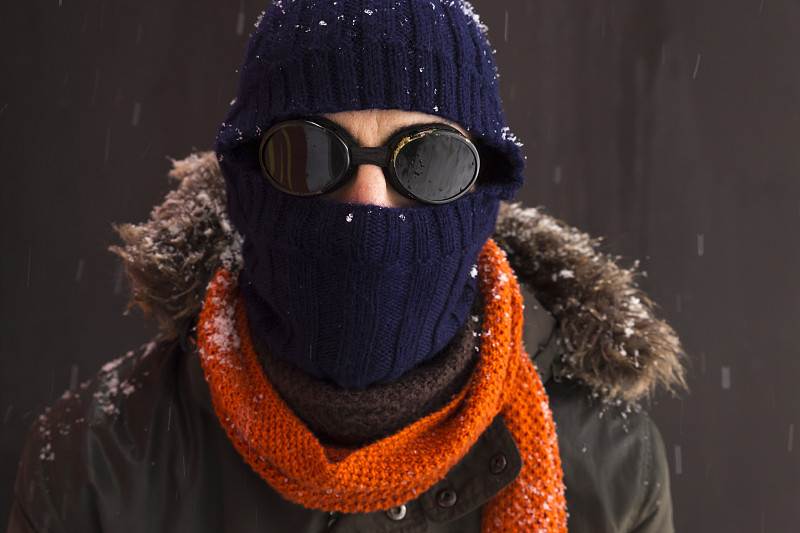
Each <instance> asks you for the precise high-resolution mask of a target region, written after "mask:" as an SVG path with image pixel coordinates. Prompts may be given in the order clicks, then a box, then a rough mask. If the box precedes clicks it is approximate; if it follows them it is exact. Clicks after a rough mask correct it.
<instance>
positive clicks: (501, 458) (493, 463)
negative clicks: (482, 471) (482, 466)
mask: <svg viewBox="0 0 800 533" xmlns="http://www.w3.org/2000/svg"><path fill="white" fill-rule="evenodd" d="M507 466H508V460H507V459H506V456H505V455H503V454H502V453H498V454H497V455H495V456H494V457H492V458H491V459H490V460H489V470H490V471H491V472H492V474H500V473H501V472H502V471H503V470H505V469H506V467H507Z"/></svg>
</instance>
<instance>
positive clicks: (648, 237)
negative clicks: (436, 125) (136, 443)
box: [0, 0, 800, 532]
mask: <svg viewBox="0 0 800 533" xmlns="http://www.w3.org/2000/svg"><path fill="white" fill-rule="evenodd" d="M475 3H476V7H477V9H478V11H479V12H480V13H481V14H482V15H483V19H484V21H485V22H486V23H487V24H488V25H489V27H490V28H491V32H490V37H491V40H492V43H493V45H494V46H495V47H496V48H497V51H498V63H499V67H500V71H501V74H502V78H501V87H502V91H503V95H504V102H505V105H506V111H507V114H508V118H509V122H510V123H511V126H512V129H513V130H514V131H515V132H516V133H517V134H518V135H519V137H520V138H521V140H522V141H523V142H524V143H525V150H526V154H527V156H528V158H529V168H528V172H527V175H528V183H527V185H526V186H525V189H524V190H523V191H522V193H521V194H520V198H521V199H523V200H524V201H525V202H526V203H529V204H533V205H544V206H546V207H547V209H548V210H549V211H550V212H551V213H553V214H555V215H557V216H559V217H561V218H563V219H565V220H567V221H568V222H570V223H572V224H575V225H577V226H580V227H582V228H583V229H585V230H588V231H590V232H592V233H593V234H595V235H605V236H606V239H605V244H604V246H605V249H606V250H608V251H611V252H613V253H615V254H619V255H621V256H622V262H623V263H625V264H631V263H632V262H633V261H634V259H636V258H639V259H641V260H642V267H643V270H645V271H646V272H647V277H646V278H645V279H643V284H644V286H645V287H646V288H647V289H648V290H649V291H650V293H651V295H652V296H653V297H654V298H655V299H656V301H658V302H660V304H661V312H662V314H663V315H664V316H666V317H667V318H668V320H669V321H670V323H671V324H672V325H673V326H674V327H675V328H676V329H677V330H678V331H679V333H680V334H681V335H682V337H683V340H684V342H685V345H686V348H687V350H688V351H689V353H690V355H691V360H692V361H691V363H692V369H691V377H690V384H691V388H692V391H691V393H690V394H688V395H684V396H682V397H679V398H670V397H667V396H661V397H659V399H658V400H657V402H656V403H655V404H654V405H652V406H651V410H652V412H653V416H654V417H655V419H656V420H657V421H658V423H659V426H660V428H661V430H662V432H663V435H664V439H665V442H666V445H667V451H668V455H669V461H670V467H671V470H672V482H673V493H674V500H675V521H676V525H677V527H678V530H679V531H687V532H699V531H712V532H717V531H725V532H739V531H741V532H761V531H764V532H790V531H792V532H793V531H798V530H799V529H800V399H798V390H797V383H798V382H799V381H800V341H799V340H798V329H800V310H799V309H798V300H799V298H800V281H798V273H800V231H799V230H800V155H798V147H799V146H800V105H799V104H800V102H799V101H798V95H800V53H798V52H799V51H800V31H798V30H800V4H799V3H798V2H797V1H796V0H746V1H744V0H700V1H697V0H648V1H646V2H645V1H634V0H629V1H621V0H618V1H614V0H594V1H592V2H587V1H578V0H575V1H564V0H538V1H521V0H520V1H509V2H501V1H492V0H480V1H477V0H476V2H475ZM176 4H177V3H176V2H155V1H151V2H122V1H119V0H106V1H100V0H86V1H84V2H73V1H70V0H63V5H62V1H61V0H48V1H36V2H32V1H30V0H4V1H3V2H2V3H0V67H1V70H0V169H1V170H0V172H1V173H2V174H1V177H0V187H1V188H0V202H2V205H0V220H2V226H1V231H2V233H0V238H2V241H1V242H0V249H2V276H0V290H1V291H2V292H0V365H2V366H1V367H0V432H1V435H2V436H1V437H0V453H2V455H0V509H2V511H0V521H2V520H3V517H4V516H5V515H4V513H6V512H7V511H6V509H8V508H9V507H10V505H11V498H12V480H13V478H14V473H15V469H16V463H17V459H18V455H19V450H20V447H21V445H22V442H23V439H24V434H25V432H26V430H27V428H28V426H29V425H30V424H31V423H32V422H33V419H34V417H35V416H37V415H38V414H39V413H40V412H41V411H42V410H43V409H44V407H45V406H47V405H48V404H50V403H51V402H52V401H53V400H54V399H55V398H56V397H58V396H59V395H60V394H61V392H62V391H63V390H64V389H66V388H68V387H69V386H70V384H71V383H73V382H76V381H82V380H84V379H87V378H89V377H90V376H92V375H93V374H94V373H95V372H96V371H97V370H98V369H99V367H100V366H101V364H102V363H103V362H104V361H106V360H109V359H111V358H114V357H116V356H118V355H121V354H123V353H124V352H125V351H127V350H128V349H130V348H133V347H135V346H137V345H138V344H140V343H142V342H144V341H145V340H146V339H148V337H149V336H150V335H151V334H152V329H148V328H146V327H144V326H143V325H142V324H141V321H140V320H139V319H138V317H134V318H124V317H123V316H122V310H123V307H124V304H125V286H124V283H123V276H122V271H121V269H120V267H119V265H118V263H117V262H116V261H115V259H114V258H113V257H112V256H111V254H109V253H107V252H106V251H105V249H106V247H107V246H108V245H109V244H112V243H114V242H116V240H115V237H114V235H113V233H112V231H111V229H110V223H111V222H114V221H139V220H142V219H144V218H145V217H146V216H147V214H148V211H149V209H150V206H152V205H153V204H154V203H156V202H157V201H159V199H160V198H161V196H162V195H163V194H164V193H165V192H166V191H167V190H168V184H167V182H166V180H165V179H164V175H165V173H166V171H167V170H168V168H169V166H170V163H169V161H168V160H167V157H168V156H169V157H176V158H178V157H181V156H184V155H186V154H187V153H188V152H189V151H190V150H192V149H194V148H198V149H207V148H210V147H211V144H212V141H213V137H214V135H215V132H216V128H217V124H218V123H219V121H220V120H221V118H222V116H223V115H224V113H225V110H226V108H227V106H228V102H229V101H230V100H231V98H232V97H233V95H234V88H235V83H236V78H237V74H236V72H235V69H236V67H238V65H239V62H240V60H241V55H242V52H243V45H244V43H245V41H246V38H247V34H248V33H249V32H250V28H251V27H252V26H251V25H252V24H253V21H254V20H255V17H256V15H257V14H258V12H259V11H260V10H261V9H262V8H263V7H264V2H255V1H253V0H246V1H245V0H242V1H241V2H234V1H230V2H211V1H208V0H195V1H193V2H182V3H181V4H182V5H180V6H178V5H176ZM724 376H728V377H729V380H728V381H727V382H726V379H725V377H724ZM632 490H635V489H632ZM3 524H4V521H3V522H0V527H2V526H3Z"/></svg>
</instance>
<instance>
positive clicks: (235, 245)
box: [110, 152, 242, 339]
mask: <svg viewBox="0 0 800 533" xmlns="http://www.w3.org/2000/svg"><path fill="white" fill-rule="evenodd" d="M172 165H173V168H172V170H171V171H170V173H169V177H170V178H171V179H173V180H175V181H177V182H179V184H178V188H177V189H175V190H173V191H171V192H169V193H168V194H167V197H166V198H165V200H164V202H163V203H162V204H161V205H159V206H156V207H154V208H153V210H152V211H151V213H150V220H149V221H147V222H145V223H142V224H123V225H121V226H115V229H116V230H117V232H118V233H119V235H120V237H122V240H123V241H124V245H123V246H112V247H111V248H110V250H111V251H112V252H114V253H116V254H117V255H119V256H120V257H122V259H123V260H124V261H125V272H126V274H127V276H128V281H129V282H130V284H131V301H130V303H129V304H128V308H129V309H130V308H131V307H139V308H141V310H142V311H143V312H144V316H145V318H147V319H149V318H156V319H157V320H158V322H159V326H160V329H161V335H162V337H164V338H165V339H173V338H176V337H177V336H178V335H179V334H180V332H181V329H182V327H183V325H184V324H185V323H186V321H187V320H189V319H192V318H193V317H196V316H197V315H199V314H200V308H201V307H202V304H203V298H204V296H205V291H206V286H207V285H208V282H209V281H210V280H211V278H212V277H213V276H214V273H215V272H216V271H217V270H218V269H219V267H220V266H222V265H225V266H226V267H227V268H228V269H229V270H233V271H237V270H238V265H240V264H241V244H242V238H241V236H240V235H239V234H238V233H237V232H236V231H234V229H233V225H232V224H231V222H230V220H229V219H228V212H227V209H226V207H225V182H224V181H223V178H222V174H221V173H220V170H219V165H218V164H217V160H216V158H215V156H214V154H213V152H205V153H199V154H192V155H190V156H189V157H187V158H185V159H183V160H180V161H175V160H173V161H172Z"/></svg>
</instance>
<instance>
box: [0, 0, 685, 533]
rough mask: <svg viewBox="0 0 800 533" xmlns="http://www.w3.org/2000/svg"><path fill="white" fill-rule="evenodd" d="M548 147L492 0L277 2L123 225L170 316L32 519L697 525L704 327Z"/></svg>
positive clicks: (156, 307)
mask: <svg viewBox="0 0 800 533" xmlns="http://www.w3.org/2000/svg"><path fill="white" fill-rule="evenodd" d="M522 168H523V159H522V157H521V152H520V147H519V145H518V144H517V143H516V142H515V139H514V137H513V135H511V134H510V132H509V131H508V128H507V127H506V123H505V119H504V116H503V112H502V108H501V105H500V101H499V94H498V90H497V75H496V71H495V66H494V62H493V58H492V53H491V48H490V46H489V44H488V42H487V40H486V37H485V28H483V27H482V26H481V24H480V22H479V20H478V18H477V16H476V15H475V14H474V12H473V11H472V8H471V6H470V5H469V4H468V3H466V2H460V1H451V0H434V1H427V0H426V1H417V0H413V1H402V2H401V1H397V0H370V1H345V0H337V1H311V0H297V1H293V2H291V1H287V0H284V1H277V2H274V3H273V4H272V5H271V6H270V7H269V8H268V9H267V10H266V11H265V13H264V14H263V16H262V17H261V19H260V20H259V22H258V24H257V27H256V30H255V32H254V34H253V37H252V39H251V42H250V45H249V48H248V52H247V56H246V58H245V62H244V65H243V67H242V71H241V80H240V87H239V93H238V96H237V99H236V101H235V102H234V103H233V105H232V107H231V109H230V112H229V113H228V116H227V117H226V118H225V121H224V122H223V124H222V127H221V129H220V132H219V136H218V139H217V149H216V157H215V156H213V155H211V154H196V155H193V156H191V157H189V158H187V159H186V160H184V161H181V162H177V163H176V167H175V170H174V172H173V176H174V177H176V178H178V179H179V180H180V185H179V187H178V189H177V190H176V191H174V192H172V193H170V194H169V195H168V197H167V200H166V201H165V203H164V204H163V205H161V206H159V207H157V208H156V209H155V210H154V212H153V217H152V219H151V220H150V221H149V222H148V223H146V224H142V225H139V226H125V227H123V228H121V234H122V237H123V239H124V240H125V243H126V244H125V246H124V247H122V248H119V249H117V251H118V253H120V255H121V256H122V257H123V258H124V259H125V261H126V266H127V269H128V274H129V277H130V279H131V281H132V285H133V299H134V301H135V302H136V303H138V304H139V305H140V306H141V307H142V308H143V309H144V310H145V312H146V313H148V314H150V315H153V316H156V317H157V318H158V319H159V320H160V322H161V324H162V329H163V333H162V335H161V337H160V338H159V339H157V340H156V341H155V342H154V343H152V344H151V345H149V346H147V347H145V348H144V349H143V350H141V351H140V352H139V353H136V354H132V355H130V356H128V357H125V358H122V359H120V360H117V361H115V362H113V363H109V364H108V365H106V367H104V368H103V370H102V371H101V373H100V374H99V375H98V376H97V377H96V378H95V379H94V380H92V381H90V382H88V383H87V384H85V385H84V386H82V388H81V390H80V391H78V392H77V393H76V394H65V396H64V397H62V399H60V400H59V401H58V402H57V403H56V405H55V406H54V407H53V408H52V409H51V410H50V411H49V412H47V413H46V414H45V415H43V416H42V417H41V418H40V420H39V421H38V422H37V424H36V425H35V426H34V428H33V429H32V430H31V431H32V432H31V436H30V438H29V441H28V444H27V446H26V450H25V453H24V456H23V462H22V465H21V468H20V473H19V477H18V481H17V488H16V502H15V505H14V508H13V510H12V516H11V522H10V526H9V530H10V531H141V530H147V531H195V532H196V531H281V532H283V531H290V532H312V531H313V532H316V531H342V532H346V531H565V530H566V529H567V526H569V529H570V530H572V531H631V532H632V531H636V532H644V531H670V530H671V529H672V521H671V501H670V496H669V479H668V474H667V468H666V460H665V457H664V450H663V444H662V442H661V439H660V436H659V435H658V432H657V430H656V429H655V427H654V425H653V424H652V422H651V421H650V420H649V419H648V418H647V416H646V415H645V414H643V413H641V412H639V411H638V409H636V408H635V407H634V405H635V402H636V401H637V400H639V399H641V398H643V397H645V396H647V395H649V394H651V393H652V392H653V391H654V390H655V388H656V387H657V386H659V385H662V386H665V387H666V388H673V387H677V386H681V385H682V384H683V370H682V368H681V366H680V362H679V360H680V357H681V355H682V354H681V350H680V346H679V344H678V341H677V339H676V338H675V336H674V333H673V332H672V330H671V329H669V327H668V326H666V325H665V324H663V323H662V322H660V321H658V320H657V319H655V318H654V317H653V315H652V314H651V312H650V309H649V307H648V305H647V299H646V298H644V297H643V296H642V295H640V294H639V292H638V291H637V290H636V289H635V288H634V286H633V284H632V281H631V277H632V273H631V272H629V271H626V270H622V269H620V268H618V267H617V266H616V265H615V264H613V262H610V261H609V259H608V258H606V257H604V256H602V255H600V254H598V253H597V252H596V251H595V250H594V248H593V246H592V244H591V241H590V240H589V238H588V237H586V236H585V235H583V234H581V233H579V232H577V231H576V230H573V229H570V228H567V227H565V226H563V225H561V224H560V223H558V222H556V221H554V220H552V219H550V218H548V217H546V216H544V215H542V214H540V213H538V212H537V211H535V210H525V209H522V208H520V207H519V206H512V205H507V204H503V203H502V202H503V201H504V200H509V199H511V198H512V197H513V194H514V192H515V191H516V190H517V189H518V188H519V187H520V186H521V184H522V181H523V178H522ZM223 187H224V188H225V190H223ZM231 223H232V225H231ZM490 237H491V238H490ZM517 278H519V281H520V282H521V283H520V284H518V283H517ZM522 291H524V292H525V294H524V296H523V294H522ZM523 298H524V302H525V311H524V313H523ZM523 332H524V334H525V338H524V339H523ZM543 383H544V384H546V389H545V386H543ZM565 487H566V490H565ZM567 511H568V512H569V518H568V514H567Z"/></svg>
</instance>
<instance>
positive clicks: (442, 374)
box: [253, 316, 478, 447]
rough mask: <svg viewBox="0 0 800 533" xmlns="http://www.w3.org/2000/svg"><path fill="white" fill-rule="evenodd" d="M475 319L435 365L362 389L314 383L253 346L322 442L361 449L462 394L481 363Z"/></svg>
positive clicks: (273, 380) (262, 347)
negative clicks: (478, 360) (478, 363)
mask: <svg viewBox="0 0 800 533" xmlns="http://www.w3.org/2000/svg"><path fill="white" fill-rule="evenodd" d="M477 318H478V317H477V316H475V319H476V320H477ZM476 320H473V319H472V318H468V319H467V322H466V323H465V324H464V326H463V327H462V328H461V330H460V331H459V332H458V333H456V335H455V336H454V337H453V339H452V340H451V341H450V343H449V344H448V345H447V346H445V348H444V349H443V350H442V351H441V353H439V354H438V355H437V356H436V357H434V358H432V359H431V360H430V361H426V362H425V363H423V364H421V365H419V366H418V367H415V368H413V369H411V370H410V371H408V372H406V373H405V374H403V375H402V376H401V377H400V378H399V379H397V380H396V381H393V382H391V383H387V384H386V385H376V386H374V387H367V388H365V389H361V390H347V389H342V388H341V387H337V386H336V385H333V384H330V383H328V382H326V381H322V380H318V379H314V378H313V377H311V376H309V375H308V374H306V373H305V372H303V371H302V370H299V369H298V368H297V367H296V366H295V365H293V364H291V363H287V362H285V361H283V360H282V359H280V358H279V357H277V356H275V355H274V354H273V353H272V352H271V351H270V350H269V349H268V348H267V347H266V345H265V344H264V343H263V342H259V340H258V338H257V337H253V346H254V347H255V350H256V353H257V354H258V356H259V361H261V363H262V366H263V367H264V371H265V372H266V375H267V379H269V381H270V383H272V386H273V387H275V390H277V391H278V393H279V394H280V395H281V398H283V400H284V401H285V402H286V405H287V406H288V407H289V408H290V409H291V410H292V412H293V413H294V414H296V415H297V417H298V418H299V419H300V420H302V421H303V423H304V424H305V425H306V426H307V427H308V429H310V430H311V432H312V433H314V436H316V437H317V438H318V439H319V440H320V442H322V443H323V444H325V445H334V446H342V447H354V446H359V447H360V446H364V445H366V444H369V443H371V442H374V441H376V440H378V439H380V438H383V437H387V436H389V435H391V434H392V433H395V432H397V431H399V430H400V429H402V428H404V427H406V426H408V425H409V424H411V423H412V422H415V421H416V420H419V419H420V418H423V417H425V416H427V415H429V414H431V413H433V412H434V411H438V410H439V409H441V408H442V407H444V406H445V405H446V404H447V403H449V402H450V401H451V400H452V399H453V397H455V396H456V395H457V394H458V393H459V392H461V390H462V389H463V388H464V386H465V385H466V383H467V380H468V379H469V377H470V375H471V374H472V371H473V369H474V368H475V363H476V362H477V359H478V352H477V348H478V342H477V341H478V338H477V333H478V331H477V328H478V324H477V322H476Z"/></svg>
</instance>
